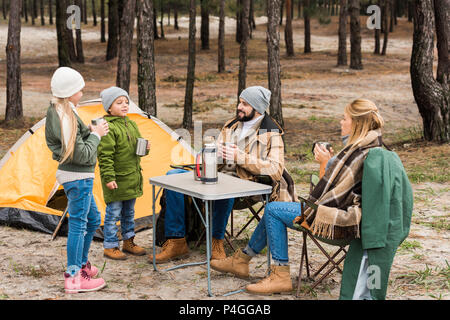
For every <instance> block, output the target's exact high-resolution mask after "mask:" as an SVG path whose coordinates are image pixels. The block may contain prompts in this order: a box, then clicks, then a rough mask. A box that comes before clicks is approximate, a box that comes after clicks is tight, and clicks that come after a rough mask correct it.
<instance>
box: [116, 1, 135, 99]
mask: <svg viewBox="0 0 450 320" xmlns="http://www.w3.org/2000/svg"><path fill="white" fill-rule="evenodd" d="M135 17H136V0H125V1H124V6H123V12H122V17H121V18H120V24H121V28H120V41H119V59H118V60H117V79H116V86H118V87H119V88H122V89H124V90H125V91H126V92H130V73H131V43H132V41H133V30H134V18H135Z"/></svg>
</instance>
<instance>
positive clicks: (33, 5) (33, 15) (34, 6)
mask: <svg viewBox="0 0 450 320" xmlns="http://www.w3.org/2000/svg"><path fill="white" fill-rule="evenodd" d="M35 18H36V0H32V1H31V24H32V25H33V26H34V19H35Z"/></svg>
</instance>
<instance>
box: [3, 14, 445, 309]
mask: <svg viewBox="0 0 450 320" xmlns="http://www.w3.org/2000/svg"><path fill="white" fill-rule="evenodd" d="M265 21H266V20H265V19H264V18H258V19H257V29H256V30H254V31H253V39H252V40H251V41H250V43H249V60H248V77H247V85H248V86H250V85H263V86H266V87H267V52H266V43H265V34H266V33H265V32H266V26H265ZM180 26H181V29H180V30H179V31H176V30H174V29H173V24H172V26H170V27H166V28H165V32H166V40H158V41H156V43H155V53H156V71H157V93H156V94H157V100H158V118H159V119H160V120H162V121H163V122H165V123H166V124H167V125H169V126H170V127H171V128H172V129H177V128H180V127H181V122H182V116H183V101H184V92H185V91H184V87H185V79H186V66H187V19H185V18H182V19H180ZM234 26H235V22H234V20H233V19H229V20H227V39H226V44H227V45H226V57H227V59H226V67H227V72H226V73H225V74H218V73H217V72H216V66H217V41H216V39H217V20H216V19H211V42H210V45H211V49H210V50H207V51H202V50H200V43H198V50H197V63H196V77H197V79H196V83H195V90H194V104H195V105H194V121H202V122H203V128H204V129H207V128H216V129H220V128H221V126H222V125H223V123H224V122H225V121H226V120H227V119H229V118H231V117H232V116H233V114H234V110H235V106H236V101H237V96H236V94H237V78H238V68H239V46H238V44H237V43H236V42H235V41H234ZM362 26H363V29H362V49H363V64H364V70H361V71H354V70H350V69H348V68H337V67H336V60H337V53H336V52H337V44H338V41H337V19H336V17H333V20H332V22H331V23H330V24H328V25H320V24H319V23H318V22H317V20H315V19H314V20H313V21H312V51H313V53H311V54H307V55H305V54H303V53H302V52H303V40H304V39H303V22H302V21H301V20H295V21H294V34H295V36H294V44H295V51H296V55H295V57H293V58H288V57H286V56H285V47H284V37H283V29H282V30H281V67H282V100H283V116H284V119H285V132H286V133H285V140H286V152H285V153H286V166H287V168H288V170H289V171H290V172H291V173H292V174H293V176H294V179H295V182H296V186H297V190H298V193H299V194H303V195H305V194H307V191H308V190H309V187H308V176H309V174H311V173H313V172H317V170H318V165H317V163H315V162H314V161H313V158H312V155H311V153H310V149H311V143H312V142H313V141H316V140H327V141H330V142H332V143H333V144H334V145H335V150H336V151H337V150H339V149H340V147H342V145H341V143H340V141H339V140H340V138H339V134H340V130H339V128H340V127H339V120H340V119H341V117H342V113H343V109H344V107H345V105H346V104H348V103H349V102H351V101H352V100H354V99H356V98H359V97H363V98H367V99H370V100H372V101H374V102H376V104H377V105H378V106H379V108H380V110H381V111H380V112H381V114H382V115H383V117H384V118H385V120H386V127H385V129H384V140H385V142H386V143H387V144H388V145H390V146H391V147H393V149H394V150H395V151H396V152H397V153H398V154H399V156H400V158H401V159H402V161H403V164H404V166H405V168H406V171H407V173H408V176H409V178H410V180H411V183H412V186H413V189H414V211H413V218H412V225H411V231H410V234H409V236H408V238H407V239H406V240H405V241H404V243H403V244H402V245H401V247H400V248H399V250H398V252H397V255H396V257H395V260H394V264H393V266H392V270H391V274H390V280H389V287H388V292H387V299H392V300H404V299H446V300H448V299H450V264H449V262H448V261H449V260H450V242H449V240H450V172H449V161H450V156H449V155H450V145H449V144H444V145H438V144H435V143H428V142H425V141H423V140H422V138H421V118H420V115H419V112H418V109H417V106H416V104H415V101H414V97H413V93H412V89H411V84H410V75H409V63H410V54H411V48H412V28H413V26H412V24H411V23H408V22H407V21H406V20H405V19H399V24H398V26H397V27H396V30H395V32H394V33H391V34H390V40H389V47H388V54H387V56H384V57H383V56H377V55H373V54H372V51H373V47H374V46H373V43H374V41H373V31H371V30H368V29H366V28H365V21H363V23H362ZM83 28H84V29H83V45H84V54H85V59H86V62H85V64H82V65H81V64H74V67H75V68H76V69H77V70H79V71H80V72H81V74H82V75H83V76H84V78H85V80H86V87H85V89H84V90H83V92H84V98H83V99H86V100H88V99H93V98H98V97H99V93H100V91H101V90H102V89H104V88H107V87H109V86H111V85H114V84H115V70H116V65H117V59H114V60H112V61H108V62H105V59H104V56H105V52H106V44H105V43H100V41H99V39H100V35H99V28H95V29H94V28H93V27H92V26H90V25H89V26H86V27H85V26H84V25H83ZM197 30H200V26H199V24H198V25H197ZM197 34H199V32H198V33H197ZM6 37H7V25H6V24H5V22H4V21H0V47H3V48H4V47H5V46H6V40H7V38H6ZM21 40H22V48H21V50H22V86H23V107H24V114H25V121H24V123H9V124H6V123H2V124H1V125H0V137H1V139H0V158H1V157H2V156H3V155H4V154H5V153H6V152H7V150H8V149H9V148H10V147H11V146H12V145H13V144H14V142H15V141H16V140H17V139H18V138H19V137H20V136H21V135H22V134H23V133H24V132H25V131H26V130H27V129H28V128H29V127H31V126H32V124H34V123H35V122H37V121H38V120H40V119H41V118H43V117H44V116H45V111H46V109H47V107H48V103H49V99H50V97H51V96H50V78H51V75H52V73H53V71H54V70H55V69H56V68H57V51H56V32H55V30H54V26H45V27H40V26H39V27H37V26H36V27H33V26H30V25H26V26H23V27H22V33H21ZM349 47H350V46H348V48H349ZM135 55H136V52H135V51H134V52H133V60H132V61H133V64H132V69H131V70H132V79H136V74H137V67H136V62H135V61H136V56H135ZM5 59H6V56H5V52H4V51H1V52H0V69H1V70H5V69H6V64H5ZM0 83H1V87H0V114H1V115H2V116H1V117H0V120H1V119H3V118H4V116H3V115H4V112H5V104H4V102H5V101H6V72H1V73H0ZM130 96H131V98H132V100H133V101H135V102H137V85H136V81H135V80H132V84H131V88H130ZM249 215H250V213H249V212H247V211H242V212H241V214H239V215H236V217H235V219H236V220H235V222H234V225H235V228H236V229H237V228H238V227H239V226H240V225H242V224H243V223H244V221H245V220H246V219H248V217H249ZM254 227H255V224H251V225H250V227H249V228H248V229H247V230H246V231H245V232H244V233H243V234H242V235H240V236H239V238H237V239H236V240H235V241H234V244H235V246H237V247H240V246H244V245H245V244H246V243H247V241H248V239H249V237H250V236H251V231H252V230H253V229H254ZM288 237H289V257H290V260H291V275H292V278H293V281H294V282H296V281H295V279H296V275H297V273H298V266H299V262H300V252H301V244H302V237H301V234H300V233H299V232H296V231H292V230H289V231H288ZM136 241H137V243H138V244H140V245H142V246H144V247H145V248H146V249H148V251H149V252H150V251H151V248H152V230H145V231H142V232H139V233H138V234H137V236H136ZM65 246H66V238H65V237H58V238H57V239H56V240H55V241H53V242H52V241H50V235H48V234H43V233H39V232H34V231H30V230H23V229H16V228H11V227H8V226H0V256H1V257H2V258H1V259H0V278H1V279H2V280H1V281H0V300H1V299H74V300H75V299H81V300H90V299H195V300H197V299H255V297H254V296H251V295H248V294H247V293H244V292H241V293H238V294H234V295H231V296H228V297H222V296H221V295H223V294H225V293H226V292H229V291H234V290H238V289H241V288H244V286H245V285H246V284H247V283H248V281H246V280H241V279H238V278H234V277H230V276H227V275H222V274H219V273H217V272H215V271H213V272H212V288H213V292H214V294H215V295H216V297H208V296H207V281H206V277H207V273H206V266H205V265H202V266H197V267H190V268H184V269H178V270H174V271H170V272H165V273H156V272H154V271H153V268H152V266H151V265H150V264H149V263H148V262H147V257H145V256H144V257H129V258H128V260H126V261H112V260H106V259H105V258H104V257H103V246H102V242H98V241H94V242H93V244H92V249H91V254H90V260H91V261H92V263H93V264H94V265H96V266H97V267H99V268H100V269H101V276H102V277H103V278H104V279H105V280H106V281H107V283H108V286H107V287H106V288H105V289H103V290H101V291H100V292H95V293H85V294H79V295H66V294H64V290H63V278H62V272H63V271H64V268H65V263H66V251H65ZM308 246H309V254H310V258H309V259H310V262H311V265H312V269H313V270H315V269H317V266H318V265H319V264H320V263H323V262H324V261H325V260H324V258H323V255H322V254H321V252H320V251H319V250H318V249H316V248H314V246H313V243H312V242H311V241H309V240H308ZM326 247H327V246H326ZM330 249H331V248H330ZM227 250H228V254H231V250H230V249H229V248H228V247H227ZM191 252H192V253H191V256H190V257H189V258H188V259H186V261H189V262H191V261H199V260H201V259H202V257H204V252H205V249H204V246H203V247H200V249H193V250H191ZM178 263H180V262H174V263H168V264H167V266H172V265H174V264H178ZM265 264H266V256H265V255H264V254H262V255H260V256H258V257H257V258H255V259H253V260H252V262H251V265H250V270H251V271H250V272H251V279H250V282H254V281H256V280H258V279H260V278H262V277H263V276H264V274H265V271H266V266H265ZM340 281H341V275H340V274H339V273H336V272H333V273H332V274H331V275H330V277H328V278H327V279H326V280H325V281H324V283H323V284H321V285H320V286H318V287H317V288H316V289H315V290H313V291H311V290H309V286H310V284H311V282H306V283H304V284H305V285H304V287H303V288H302V295H301V297H300V299H337V298H338V297H339V288H340ZM256 298H257V299H290V300H292V299H297V298H296V297H295V295H290V296H277V295H275V296H269V297H259V296H258V297H256Z"/></svg>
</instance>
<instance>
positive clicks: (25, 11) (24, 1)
mask: <svg viewBox="0 0 450 320" xmlns="http://www.w3.org/2000/svg"><path fill="white" fill-rule="evenodd" d="M4 1H6V0H4ZM22 6H23V9H22V10H23V14H24V16H25V22H26V23H28V0H22Z"/></svg>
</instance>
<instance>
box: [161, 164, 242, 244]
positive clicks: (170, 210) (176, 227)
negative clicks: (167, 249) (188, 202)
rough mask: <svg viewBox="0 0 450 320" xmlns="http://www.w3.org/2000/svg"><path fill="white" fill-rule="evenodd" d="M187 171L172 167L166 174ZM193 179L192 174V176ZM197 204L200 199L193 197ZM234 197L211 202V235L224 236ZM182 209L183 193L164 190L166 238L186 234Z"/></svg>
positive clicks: (220, 237) (221, 237)
mask: <svg viewBox="0 0 450 320" xmlns="http://www.w3.org/2000/svg"><path fill="white" fill-rule="evenodd" d="M184 172H187V171H186V170H183V169H174V170H170V171H168V172H167V175H171V174H178V173H184ZM192 179H194V176H192ZM194 200H195V201H197V204H198V203H199V201H200V200H198V199H194ZM233 204H234V199H224V200H217V201H214V202H213V216H212V236H213V237H214V238H216V239H219V240H220V239H223V238H224V237H225V228H226V227H227V223H228V218H229V217H230V213H231V210H232V209H233ZM184 216H185V211H184V195H183V194H182V193H179V192H175V191H170V190H166V216H165V219H164V233H165V236H166V238H182V237H184V236H185V235H186V226H185V223H184V222H185V217H184Z"/></svg>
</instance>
